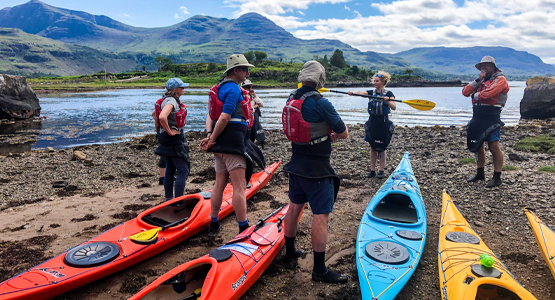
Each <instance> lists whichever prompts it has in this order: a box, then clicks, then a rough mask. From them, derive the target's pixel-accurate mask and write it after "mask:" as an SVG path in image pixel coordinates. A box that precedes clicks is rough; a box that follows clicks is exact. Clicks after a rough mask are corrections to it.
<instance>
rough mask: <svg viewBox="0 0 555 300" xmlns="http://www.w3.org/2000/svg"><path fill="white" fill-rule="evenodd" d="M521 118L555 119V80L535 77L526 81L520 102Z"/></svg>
mask: <svg viewBox="0 0 555 300" xmlns="http://www.w3.org/2000/svg"><path fill="white" fill-rule="evenodd" d="M520 117H521V118H523V119H546V118H552V117H555V78H548V77H533V78H530V79H528V80H527V81H526V89H525V90H524V96H523V97H522V100H521V101H520Z"/></svg>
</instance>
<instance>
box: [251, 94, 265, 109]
mask: <svg viewBox="0 0 555 300" xmlns="http://www.w3.org/2000/svg"><path fill="white" fill-rule="evenodd" d="M252 93H253V100H254V103H255V106H257V107H264V103H263V102H262V99H260V97H258V96H257V95H256V93H255V92H254V91H252Z"/></svg>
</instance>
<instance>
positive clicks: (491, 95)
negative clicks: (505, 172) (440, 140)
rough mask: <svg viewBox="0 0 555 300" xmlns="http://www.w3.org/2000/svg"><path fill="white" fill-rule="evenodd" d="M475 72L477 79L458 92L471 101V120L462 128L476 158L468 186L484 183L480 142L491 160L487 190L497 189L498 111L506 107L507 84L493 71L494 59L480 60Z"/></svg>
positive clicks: (499, 154)
mask: <svg viewBox="0 0 555 300" xmlns="http://www.w3.org/2000/svg"><path fill="white" fill-rule="evenodd" d="M475 66H476V69H478V70H480V75H479V76H478V78H476V80H473V81H471V82H470V83H469V84H468V85H467V86H465V87H464V88H463V90H462V94H463V95H464V96H465V97H471V99H472V119H471V120H470V121H469V122H468V125H467V126H466V131H467V140H466V143H467V147H468V150H470V152H474V153H476V155H477V162H476V167H477V171H476V175H474V176H473V177H471V178H469V179H468V180H467V181H468V182H476V181H479V180H485V179H486V177H485V173H484V166H485V164H486V150H485V144H484V142H485V141H487V143H488V148H489V151H490V152H491V155H492V157H493V168H494V173H493V178H492V179H491V180H490V181H489V182H488V183H487V185H486V187H487V188H492V187H496V186H499V185H501V183H502V181H501V170H502V169H503V151H501V147H500V145H499V140H500V139H501V127H503V126H504V125H505V123H503V122H502V121H501V110H502V109H503V107H505V103H507V93H508V92H509V84H508V83H507V79H505V75H503V72H502V71H501V70H500V69H499V68H498V67H497V64H496V63H495V59H494V58H493V57H491V56H484V57H483V58H482V60H481V61H480V62H479V63H477V64H476V65H475Z"/></svg>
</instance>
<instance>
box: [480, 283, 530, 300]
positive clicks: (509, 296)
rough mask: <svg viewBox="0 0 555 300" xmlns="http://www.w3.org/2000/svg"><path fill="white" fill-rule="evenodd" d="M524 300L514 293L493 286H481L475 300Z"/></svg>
mask: <svg viewBox="0 0 555 300" xmlns="http://www.w3.org/2000/svg"><path fill="white" fill-rule="evenodd" d="M484 299H487V300H522V299H521V298H520V297H519V296H518V295H517V294H515V293H513V292H512V291H510V290H508V289H506V288H503V287H500V286H497V285H492V284H481V285H480V286H479V287H478V289H477V290H476V298H475V300H484Z"/></svg>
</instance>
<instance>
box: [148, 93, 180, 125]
mask: <svg viewBox="0 0 555 300" xmlns="http://www.w3.org/2000/svg"><path fill="white" fill-rule="evenodd" d="M166 98H167V97H165V96H164V97H162V98H160V99H158V101H156V104H154V110H155V111H156V113H155V114H154V115H155V118H156V126H157V127H158V128H162V124H160V113H162V102H164V99H166ZM176 101H177V104H179V105H180V106H181V109H180V110H179V111H177V109H176V112H175V121H176V123H177V125H176V126H177V128H183V127H185V124H187V107H186V106H185V104H183V103H182V102H181V101H179V99H176Z"/></svg>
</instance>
